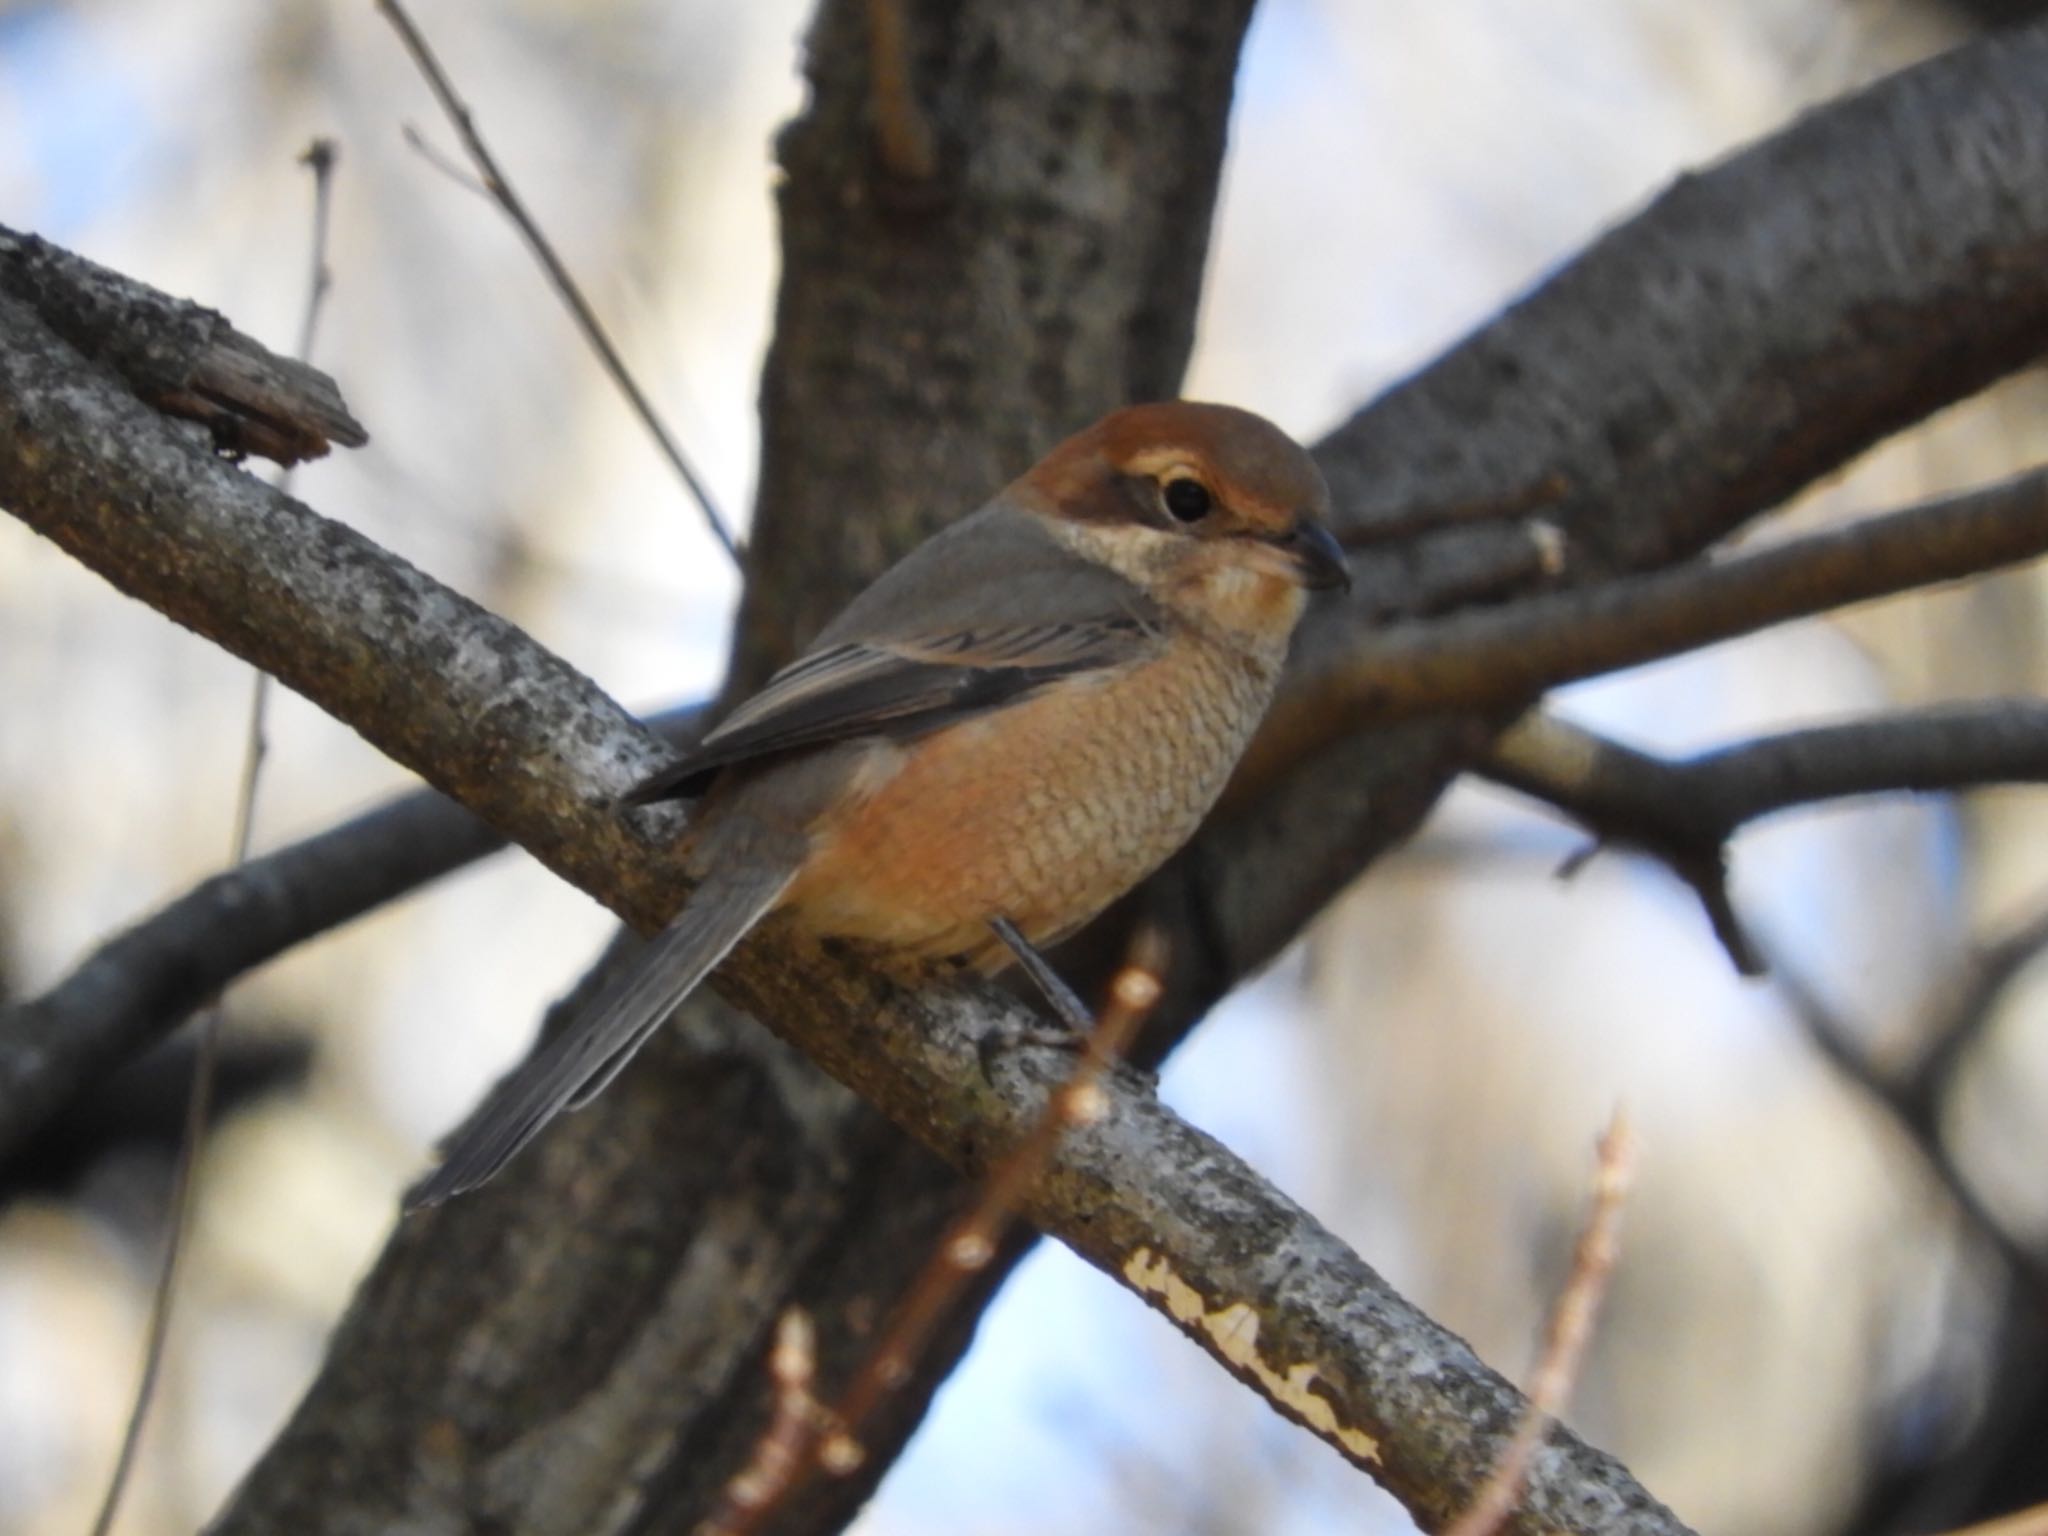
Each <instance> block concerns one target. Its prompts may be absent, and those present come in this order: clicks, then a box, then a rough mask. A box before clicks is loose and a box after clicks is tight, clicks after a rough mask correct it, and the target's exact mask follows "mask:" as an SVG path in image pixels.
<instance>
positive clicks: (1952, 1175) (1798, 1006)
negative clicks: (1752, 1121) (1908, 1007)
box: [1770, 954, 2048, 1298]
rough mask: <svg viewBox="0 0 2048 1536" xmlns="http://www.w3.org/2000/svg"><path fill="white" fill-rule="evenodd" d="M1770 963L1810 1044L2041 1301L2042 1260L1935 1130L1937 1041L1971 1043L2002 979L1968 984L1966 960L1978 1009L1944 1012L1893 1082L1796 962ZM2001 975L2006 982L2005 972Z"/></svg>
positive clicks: (1971, 966)
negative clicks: (1929, 1048)
mask: <svg viewBox="0 0 2048 1536" xmlns="http://www.w3.org/2000/svg"><path fill="white" fill-rule="evenodd" d="M1770 960H1771V979H1772V982H1773V983H1774V985H1775V986H1776V987H1777V989H1778V994H1779V996H1780V997H1782V998H1783V999H1784V1001H1785V1003H1786V1005H1787V1006H1788V1007H1789V1008H1790V1009H1791V1011H1792V1016H1793V1018H1794V1019H1796V1020H1797V1021H1798V1023H1799V1025H1800V1027H1801V1028H1802V1029H1803V1030H1804V1031H1805V1033H1806V1037H1807V1039H1808V1040H1809V1041H1811V1042H1812V1044H1813V1046H1814V1049H1815V1050H1817V1051H1819V1052H1820V1054H1821V1056H1822V1057H1823V1058H1824V1059H1825V1060H1826V1061H1827V1062H1828V1064H1829V1065H1830V1066H1832V1067H1833V1068H1834V1069H1835V1070H1836V1071H1837V1072H1838V1073H1840V1074H1841V1076H1842V1077H1843V1079H1844V1080H1845V1081H1847V1082H1849V1083H1851V1084H1853V1085H1854V1086H1855V1087H1856V1088H1858V1089H1860V1090H1861V1091H1862V1092H1863V1093H1864V1095H1865V1096H1866V1097H1867V1098H1868V1099H1869V1101H1870V1102H1872V1103H1873V1104H1876V1105H1878V1106H1879V1107H1880V1108H1881V1109H1883V1110H1885V1111H1886V1112H1888V1113H1889V1114H1890V1115H1891V1116H1892V1117H1893V1119H1894V1120H1895V1121H1896V1123H1897V1124H1898V1126H1899V1128H1900V1129H1901V1130H1902V1131H1904V1132H1905V1134H1906V1137H1907V1139H1908V1140H1909V1141H1910V1142H1911V1143H1912V1144H1913V1146H1914V1147H1915V1149H1917V1150H1918V1152H1919V1154H1920V1158H1921V1161H1922V1162H1924V1163H1925V1164H1926V1165H1927V1168H1928V1171H1929V1172H1931V1173H1932V1174H1933V1175H1934V1177H1935V1179H1936V1181H1937V1182H1938V1183H1939V1184H1940V1185H1941V1187H1942V1189H1943V1190H1944V1191H1945V1192H1946V1193H1947V1195H1948V1197H1949V1200H1950V1202H1951V1204H1953V1205H1954V1207H1955V1209H1956V1212H1957V1214H1958V1215H1959V1216H1960V1217H1961V1218H1962V1220H1963V1221H1964V1223H1965V1224H1966V1225H1967V1226H1968V1227H1969V1228H1970V1230H1972V1231H1974V1232H1975V1233H1976V1234H1977V1235H1978V1236H1979V1237H1981V1238H1983V1239H1984V1241H1986V1242H1987V1243H1989V1244H1990V1245H1991V1247H1992V1249H1993V1251H1994V1252H1996V1253H1997V1255H1998V1257H1999V1259H2000V1260H2001V1261H2002V1262H2003V1263H2004V1265H2005V1267H2006V1269H2007V1271H2008V1273H2010V1274H2011V1275H2012V1276H2013V1277H2014V1279H2015V1280H2016V1281H2018V1282H2019V1283H2021V1284H2023V1285H2025V1286H2026V1287H2027V1288H2028V1291H2029V1292H2030V1294H2032V1295H2034V1296H2036V1297H2043V1298H2048V1260H2044V1259H2043V1258H2042V1257H2041V1256H2040V1255H2038V1254H2036V1253H2035V1252H2034V1251H2033V1250H2032V1249H2031V1248H2029V1247H2028V1246H2027V1245H2026V1244H2025V1243H2023V1242H2021V1241H2020V1239H2019V1238H2018V1237H2016V1236H2015V1235H2014V1234H2013V1233H2012V1232H2011V1231H2009V1230H2008V1229H2007V1228H2006V1226H2005V1224H2004V1223H2003V1222H2001V1221H2000V1220H1999V1218H1998V1216H1997V1215H1996V1214H1995V1213H1994V1212H1993V1211H1992V1209H1991V1208H1990V1207H1989V1206H1988V1205H1986V1204H1985V1203H1984V1201H1983V1199H1982V1198H1981V1197H1980V1196H1979V1195H1978V1193H1977V1190H1976V1188H1975V1186H1974V1185H1972V1184H1971V1183H1970V1181H1969V1179H1968V1177H1966V1176H1965V1174H1964V1172H1963V1170H1962V1167H1961V1166H1960V1165H1959V1164H1958V1163H1957V1162H1956V1160H1955V1158H1954V1156H1952V1155H1951V1154H1950V1152H1949V1149H1948V1145H1947V1143H1946V1142H1945V1141H1944V1140H1943V1138H1942V1133H1941V1124H1940V1114H1939V1110H1940V1105H1941V1102H1942V1099H1943V1097H1944V1096H1945V1094H1946V1090H1947V1087H1948V1085H1949V1081H1950V1071H1951V1068H1952V1058H1951V1057H1949V1056H1948V1055H1947V1053H1945V1052H1944V1051H1943V1044H1944V1042H1950V1043H1952V1044H1953V1045H1954V1048H1955V1049H1956V1050H1958V1051H1960V1049H1961V1048H1962V1045H1963V1044H1966V1043H1967V1042H1968V1041H1971V1040H1975V1039H1976V1038H1977V1037H1978V1035H1979V1033H1980V1032H1981V1030H1982V1028H1983V1025H1984V1022H1985V1021H1986V1020H1988V1019H1989V1018H1990V1016H1991V1014H1992V1011H1993V1004H1994V1003H1995V1002H1996V1000H1997V998H1998V995H1999V993H2000V992H2001V991H2002V990H2003V984H2002V983H2000V984H1999V985H1998V986H1995V987H1989V988H1984V987H1978V986H1976V985H1974V984H1973V982H1972V980H1971V977H1972V975H1973V974H1981V972H1980V971H1979V967H1980V966H1982V965H1983V964H1984V961H1983V959H1982V958H1981V956H1980V958H1979V959H1977V960H1973V961H1971V962H1969V963H1968V965H1967V966H1966V969H1965V980H1964V982H1963V985H1962V987H1961V988H1960V989H1959V991H1960V992H1961V993H1962V994H1964V995H1968V996H1972V998H1973V1001H1974V1002H1975V1003H1976V1005H1977V1006H1976V1007H1975V1009H1974V1010H1973V1011H1972V1012H1969V1013H1966V1014H1962V1013H1958V1014H1952V1015H1951V1017H1950V1019H1949V1020H1948V1021H1947V1022H1945V1023H1944V1024H1943V1025H1942V1026H1941V1027H1940V1029H1939V1030H1938V1031H1937V1037H1936V1042H1935V1047H1934V1051H1933V1052H1932V1053H1930V1055H1929V1056H1928V1057H1927V1058H1926V1059H1925V1060H1923V1061H1922V1063H1921V1064H1920V1068H1919V1070H1918V1071H1917V1072H1915V1073H1914V1074H1913V1076H1912V1077H1911V1078H1910V1079H1908V1080H1907V1081H1905V1082H1899V1081H1896V1080H1894V1079H1893V1078H1891V1077H1888V1076H1886V1075H1885V1074H1884V1073H1882V1072H1880V1071H1879V1070H1878V1069H1877V1066H1876V1064H1875V1063H1874V1062H1872V1061H1871V1059H1870V1056H1869V1053H1868V1052H1866V1051H1865V1050H1864V1049H1863V1048H1862V1046H1861V1044H1860V1043H1859V1042H1860V1041H1862V1040H1863V1039H1865V1038H1867V1036H1866V1035H1865V1034H1864V1033H1863V1032H1862V1031H1860V1030H1858V1029H1856V1028H1855V1027H1854V1026H1853V1025H1852V1024H1851V1023H1850V1022H1849V1021H1848V1020H1845V1019H1843V1018H1842V1017H1841V1016H1840V1014H1839V1013H1837V1012H1836V1010H1835V1008H1834V1007H1833V1005H1832V1004H1830V1003H1829V1002H1828V1001H1827V999H1826V998H1824V997H1822V996H1821V994H1820V991H1819V989H1818V988H1816V987H1815V986H1813V985H1812V983H1810V982H1809V981H1808V980H1807V979H1806V977H1805V975H1804V974H1803V973H1802V972H1801V971H1800V969H1799V967H1798V966H1796V965H1794V964H1792V963H1791V962H1789V961H1788V960H1787V959H1786V957H1785V956H1784V955H1783V954H1773V955H1772V956H1771V957H1770ZM2006 980H2010V976H2008V977H2007V978H2006Z"/></svg>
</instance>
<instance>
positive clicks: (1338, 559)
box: [1273, 516, 1351, 592]
mask: <svg viewBox="0 0 2048 1536" xmlns="http://www.w3.org/2000/svg"><path fill="white" fill-rule="evenodd" d="M1273 542H1274V543H1275V544H1277V545H1279V546H1280V548H1282V549H1284V550H1286V551H1287V553H1288V554H1289V555H1291V556H1292V557H1293V559H1294V566H1295V570H1296V571H1297V572H1298V573H1299V574H1300V576H1301V584H1302V585H1303V586H1304V587H1307V588H1308V589H1309V590H1310V591H1311V592H1321V591H1326V590H1327V589H1329V588H1331V587H1342V588H1343V589H1344V590H1345V591H1346V592H1349V591H1350V590H1351V571H1350V569H1349V568H1348V567H1347V566H1346V565H1345V564H1344V550H1343V548H1342V546H1340V545H1339V544H1338V543H1337V541H1336V540H1335V539H1334V538H1332V537H1331V536H1330V530H1329V529H1327V528H1325V527H1324V526H1323V525H1322V524H1321V523H1319V522H1317V521H1316V520H1315V519H1314V518H1312V517H1306V516H1304V517H1303V518H1302V519H1301V520H1300V521H1298V522H1297V523H1296V524H1295V525H1294V528H1293V531H1292V532H1290V533H1286V534H1283V535H1281V537H1279V538H1277V539H1275V540H1274V541H1273Z"/></svg>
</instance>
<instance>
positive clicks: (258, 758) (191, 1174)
mask: <svg viewBox="0 0 2048 1536" xmlns="http://www.w3.org/2000/svg"><path fill="white" fill-rule="evenodd" d="M336 153H337V152H336V148H335V144H334V141H333V140H332V139H325V138H316V139H314V140H313V142H312V143H311V144H310V145H308V146H307V148H306V152H305V153H304V154H303V155H301V156H300V157H299V163H300V164H301V165H304V166H305V167H306V168H307V169H308V170H310V171H311V172H312V174H313V242H312V243H313V257H312V262H313V267H312V273H311V276H310V277H309V279H308V281H307V284H306V309H305V315H304V317H303V319H302V320H301V321H300V324H299V354H298V360H299V361H300V362H301V363H308V362H310V361H311V360H312V350H313V336H314V333H315V331H316V330H317V329H318V328H319V324H320V311H321V309H322V308H323V307H324V305H325V303H326V299H327V291H328V289H329V288H330V287H331V286H332V284H333V276H332V274H331V273H330V272H329V271H328V268H327V225H328V214H329V211H330V208H331V206H332V202H333V174H334V163H335V159H336ZM294 468H295V466H293V465H289V464H288V465H286V466H285V467H284V469H283V470H282V472H281V473H280V474H279V476H278V489H279V491H285V490H287V489H288V488H289V486H290V483H291V479H292V472H293V469H294ZM269 704H270V677H269V675H268V674H267V673H265V672H263V671H261V670H256V669H252V670H251V672H250V690H249V730H248V736H247V738H246V740H245V741H244V743H243V748H242V776H241V783H240V785H239V786H238V787H237V789H236V792H235V825H234V832H233V834H232V835H231V837H230V838H229V844H228V866H229V868H231V869H239V868H240V867H241V866H242V865H243V864H245V863H247V862H248V859H249V843H250V838H251V836H252V833H253V830H254V827H255V822H256V790H257V786H258V784H259V783H260V782H261V780H262V776H263V762H264V759H265V758H266V757H268V756H269V754H270V740H269V737H268V735H267V733H266V729H265V724H266V721H267V719H268V716H269ZM221 1025H222V1019H221V1005H220V999H219V997H218V996H216V997H215V998H214V1000H213V1002H212V1003H211V1004H210V1005H209V1006H208V1007H207V1008H206V1010H205V1011H204V1012H203V1013H202V1014H201V1015H200V1019H199V1043H198V1049H197V1052H196V1054H195V1056H194V1058H193V1063H192V1088H191V1094H190V1096H189V1097H188V1098H187V1099H186V1101H185V1129H184V1134H183V1137H182V1139H181V1140H180V1142H179V1145H178V1161H177V1167H176V1170H175V1172H174V1173H173V1175H172V1178H171V1199H170V1213H169V1217H168V1220H167V1222H166V1225H165V1232H164V1252H163V1259H162V1262H161V1264H160V1266H159V1267H158V1270H157V1277H156V1288H155V1291H154V1293H153V1294H152V1296H151V1298H150V1307H149V1328H148V1332H147V1334H146V1336H145V1338H144V1341H143V1349H142V1373H141V1376H140V1378H139V1380H138V1381H137V1382H136V1386H135V1399H134V1401H133V1402H132V1403H131V1404H130V1406H129V1410H128V1422H127V1424H126V1426H125V1427H124V1428H123V1430H122V1432H121V1448H120V1451H119V1452H118V1453H117V1454H116V1456H115V1458H114V1469H113V1472H112V1473H111V1474H110V1475H109V1476H108V1478H107V1491H106V1494H105V1496H104V1497H103V1498H102V1499H101V1501H100V1508H99V1514H98V1516H97V1517H96V1518H95V1519H94V1521H93V1525H92V1536H107V1532H109V1531H110V1530H112V1529H113V1525H114V1517H115V1515H116V1514H118V1513H119V1512H120V1508H121V1496H122V1494H123V1493H125V1492H126V1491H127V1487H128V1482H129V1479H130V1477H131V1476H132V1475H133V1473H134V1470H135V1456H136V1453H137V1451H139V1450H140V1449H141V1446H142V1430H143V1426H144V1425H145V1424H147V1423H148V1421H149V1408H150V1404H151V1402H152V1401H153V1400H154V1399H155V1397H156V1388H157V1382H158V1381H159V1379H161V1377H162V1375H163V1364H164V1351H165V1348H166V1346H167V1345H168V1344H169V1342H170V1336H171V1313H172V1307H173V1305H174V1303H175V1301H176V1298H177V1283H178V1275H179V1271H180V1268H181V1265H182V1260H183V1258H184V1253H185V1239H186V1234H187V1233H188V1232H189V1231H190V1230H191V1226H192V1207H193V1204H194V1200H195V1197H196V1195H197V1192H198V1187H199V1153H200V1149H201V1147H202V1146H203V1145H204V1143H205V1140H206V1127H207V1122H208V1120H209V1118H210V1116H211V1114H212V1110H213V1088H214V1079H215V1077H216V1075H217V1072H218V1068H219V1064H220V1037H221Z"/></svg>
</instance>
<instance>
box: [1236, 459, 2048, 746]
mask: <svg viewBox="0 0 2048 1536" xmlns="http://www.w3.org/2000/svg"><path fill="white" fill-rule="evenodd" d="M2044 553H2048V470H2033V471H2030V472H2028V473H2026V474H2023V475H2018V476H2015V477H2014V478H2012V479H2010V480H2004V481H2000V482H1999V483H1998V484H1996V485H1990V486H1985V487H1983V488H1981V489H1978V490H1974V491H1966V492H1964V493H1962V494H1961V495H1957V496H1949V497H1944V498H1942V499H1940V500H1937V501H1931V502H1927V503H1924V504H1922V505H1920V506H1915V507H1909V508H1906V509H1905V510H1903V511H1898V512H1891V513H1887V514H1884V515H1882V516H1878V517H1870V518H1864V519H1862V520H1860V521H1858V522H1855V523H1852V524H1849V525H1848V526H1846V527H1842V528H1831V529H1828V530H1827V531H1825V532H1823V533H1816V534H1809V535H1806V536H1805V537H1802V538H1796V539H1789V540H1786V541H1785V542H1784V543H1782V544H1779V545H1776V546H1774V547H1772V548H1769V549H1762V550H1758V551H1755V552H1754V553H1749V554H1738V555H1731V556H1729V557H1727V558H1726V559H1722V560H1718V561H1696V562H1692V563H1689V564H1685V565H1681V566H1678V567H1676V568H1674V569H1671V570H1667V571H1658V572H1654V573H1652V574H1649V575H1643V576H1632V577H1624V578H1621V579H1619V580H1614V581H1607V582H1601V583H1598V584H1596V585H1590V586H1584V587H1580V588H1577V589H1576V590H1573V591H1568V592H1557V593H1551V594H1548V595H1544V596H1539V597H1531V598H1527V599H1525V600H1523V601H1521V602H1515V603H1509V604H1505V605H1503V606H1500V607H1495V608H1485V609H1480V610H1477V611H1473V612H1467V613H1462V614H1456V615H1453V616H1452V617H1450V618H1448V619H1443V620H1438V621H1435V622H1421V623H1407V624H1396V625H1394V626H1392V627H1391V628H1375V626H1374V622H1373V619H1372V617H1371V616H1370V615H1369V614H1367V613H1361V612H1355V611H1354V612H1352V613H1350V614H1348V615H1347V616H1346V618H1345V620H1344V621H1343V622H1344V635H1343V642H1342V643H1340V642H1339V641H1338V640H1337V638H1336V635H1335V633H1334V626H1325V627H1324V629H1323V630H1322V631H1321V632H1320V633H1318V635H1317V636H1316V652H1315V656H1314V658H1313V659H1312V660H1310V661H1308V662H1307V663H1305V664H1304V665H1303V666H1302V667H1301V668H1300V669H1299V670H1298V671H1297V674H1296V681H1295V683H1294V685H1293V686H1292V687H1291V688H1290V689H1289V690H1288V692H1287V693H1285V694H1284V695H1283V696H1282V698H1281V700H1280V701H1279V703H1278V704H1276V705H1275V707H1274V710H1273V713H1272V715H1271V716H1269V718H1268V720H1267V724H1266V728H1265V730H1264V732H1263V733H1262V736H1261V739H1260V741H1259V742H1258V743H1257V744H1256V746H1255V749H1254V751H1253V753H1252V754H1251V755H1250V756H1249V757H1248V759H1247V763H1246V766H1245V768H1244V769H1243V770H1242V771H1243V772H1244V773H1247V774H1250V775H1252V776H1253V778H1254V780H1255V781H1257V780H1259V779H1261V778H1263V777H1269V776H1271V775H1272V774H1274V773H1275V772H1277V771H1279V770H1280V769H1282V768H1283V767H1284V766H1285V764H1286V763H1287V762H1289V761H1292V760H1294V759H1296V758H1299V757H1301V756H1305V755H1307V754H1310V753H1313V752H1316V751H1319V750H1321V749H1322V748H1324V747H1326V746H1327V745H1329V743H1331V742H1332V741H1335V740H1337V739H1338V738H1340V737H1342V736H1345V735H1348V734H1350V733H1351V732H1354V731H1356V730H1359V729H1361V728H1363V727H1365V726H1369V725H1372V724H1374V723H1378V722H1383V721H1387V720H1397V719H1402V718H1405V717H1410V716H1413V715H1417V714H1434V713H1439V712H1448V711H1455V710H1461V709H1488V708H1494V709H1498V708H1501V707H1503V706H1505V707H1509V708H1513V707H1514V706H1515V705H1516V704H1517V703H1518V702H1520V701H1523V700H1526V699H1529V698H1531V697H1533V696H1535V695H1536V694H1539V693H1541V692H1543V691H1545V690H1546V689H1550V688H1554V687H1557V686H1559V685H1560V684H1563V683H1568V682H1574V681H1577V680H1579V679H1581V678H1586V677H1593V676H1598V675H1600V674H1602V673H1606V672H1612V671H1617V670H1619V669H1621V668H1624V667H1630V666H1636V665H1639V664H1641V663H1643V662H1646V661H1654V660H1657V659H1659V658H1662V657H1666V656H1675V655H1678V654H1680V653H1681V652H1684V651H1690V650H1696V649H1698V648H1699V647H1701V646H1704V645H1710V644H1712V643H1714V642H1715V641H1719V640H1727V639H1732V638H1734V637H1736V636H1738V635H1746V634H1751V633H1754V632H1755V631H1757V630H1760V629H1765V628H1768V627H1769V626H1771V625H1774V624H1782V623H1785V622H1787V621H1788V620H1791V619H1799V618H1808V617H1812V616H1813V615H1815V614H1821V613H1829V612H1833V611H1836V610H1838V609H1841V608H1845V607H1848V606H1850V605H1852V604H1855V603H1860V602H1867V601H1870V600H1872V599H1875V598H1880V597H1890V596H1894V595H1896V594H1898V593H1901V592H1908V591H1913V590H1916V589H1919V588H1924V587H1930V586H1936V585H1939V584H1941V583H1943V582H1948V581H1955V580H1959V579H1962V578H1964V577H1968V576H1975V575H1981V574H1983V573H1985V572H1987V571H1992V570H1997V569H1999V568H2001V567H2004V566H2008V565H2012V564H2015V563H2018V562H2020V561H2024V560H2032V559H2036V558H2038V557H2039V556H2040V555H2042V554H2044Z"/></svg>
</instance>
